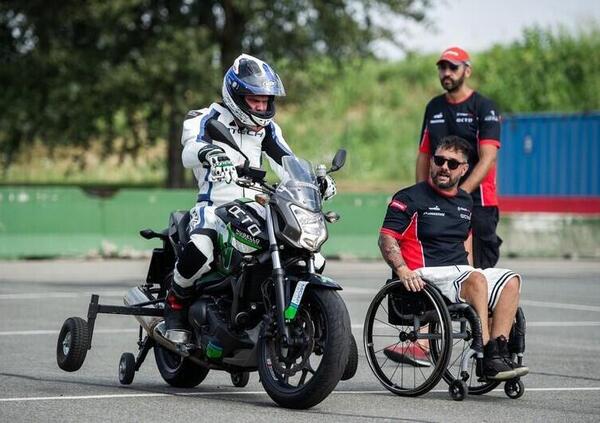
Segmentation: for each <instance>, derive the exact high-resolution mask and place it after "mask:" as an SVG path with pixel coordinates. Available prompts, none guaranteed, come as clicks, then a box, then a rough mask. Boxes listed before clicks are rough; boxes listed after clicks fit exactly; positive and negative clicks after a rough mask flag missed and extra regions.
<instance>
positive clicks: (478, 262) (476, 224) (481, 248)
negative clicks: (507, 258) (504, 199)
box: [471, 206, 502, 269]
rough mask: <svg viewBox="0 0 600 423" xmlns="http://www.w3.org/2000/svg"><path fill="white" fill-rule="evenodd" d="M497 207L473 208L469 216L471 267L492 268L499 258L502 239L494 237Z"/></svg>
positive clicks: (496, 223)
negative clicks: (471, 250)
mask: <svg viewBox="0 0 600 423" xmlns="http://www.w3.org/2000/svg"><path fill="white" fill-rule="evenodd" d="M498 219H499V213H498V207H495V206H492V207H481V206H474V207H473V213H472V214H471V227H472V228H473V266H474V267H479V268H482V269H486V268H488V267H494V266H495V265H496V263H498V259H499V258H500V244H502V239H501V238H500V237H499V236H498V235H496V227H497V226H498Z"/></svg>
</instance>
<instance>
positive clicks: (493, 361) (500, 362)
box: [478, 336, 517, 380]
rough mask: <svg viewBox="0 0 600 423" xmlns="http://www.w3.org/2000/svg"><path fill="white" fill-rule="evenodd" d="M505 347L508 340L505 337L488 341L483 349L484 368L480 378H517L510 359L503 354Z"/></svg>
mask: <svg viewBox="0 0 600 423" xmlns="http://www.w3.org/2000/svg"><path fill="white" fill-rule="evenodd" d="M505 346H506V338H504V337H503V336H500V337H498V338H496V339H490V340H489V341H488V343H487V344H486V345H485V347H483V366H482V369H481V374H478V376H482V377H484V378H486V379H489V380H510V379H514V378H516V377H517V372H516V371H515V369H514V368H513V363H512V361H511V360H510V358H508V357H506V356H503V355H502V354H501V351H504V347H505ZM478 370H479V369H478Z"/></svg>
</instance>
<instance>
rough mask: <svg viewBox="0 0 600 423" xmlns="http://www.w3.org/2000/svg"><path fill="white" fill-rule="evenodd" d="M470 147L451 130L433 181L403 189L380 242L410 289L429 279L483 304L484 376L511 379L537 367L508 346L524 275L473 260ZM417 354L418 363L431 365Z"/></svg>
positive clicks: (433, 167)
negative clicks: (467, 180)
mask: <svg viewBox="0 0 600 423" xmlns="http://www.w3.org/2000/svg"><path fill="white" fill-rule="evenodd" d="M470 153H471V151H470V146H469V144H468V143H467V142H466V141H465V140H464V139H462V138H460V137H457V136H447V137H444V138H443V139H442V140H441V141H440V143H439V145H438V147H437V149H436V150H435V154H434V155H433V156H432V157H431V163H430V178H429V180H428V181H423V182H420V183H417V184H416V185H413V186H411V187H408V188H405V189H403V190H401V191H399V192H397V193H396V194H395V195H394V197H393V199H392V201H391V202H390V204H389V205H388V209H387V214H386V216H385V219H384V222H383V227H382V228H381V231H380V237H379V248H380V250H381V254H382V256H383V258H384V259H385V261H386V262H387V263H388V265H389V266H390V267H391V268H392V271H393V274H394V278H397V279H399V280H400V281H402V283H403V285H404V287H405V289H406V290H408V291H410V292H418V291H420V290H422V289H423V287H424V286H425V281H427V283H430V284H434V285H435V286H437V288H438V289H439V290H440V291H441V293H442V294H443V295H444V296H445V297H446V298H447V299H449V300H450V301H451V302H452V303H468V304H470V305H471V307H473V308H474V309H475V311H476V312H477V314H478V315H479V318H480V320H481V329H482V335H483V336H482V337H483V344H484V351H483V353H484V358H483V368H482V369H481V372H482V374H478V376H480V377H481V376H482V377H485V378H487V379H490V380H509V379H513V378H515V377H519V376H524V375H526V374H527V373H528V372H529V369H528V368H527V367H524V366H521V365H519V364H517V363H515V362H514V361H512V358H511V354H510V352H509V348H508V337H509V334H510V330H511V327H512V323H513V321H514V319H515V313H516V310H517V307H518V305H519V293H520V289H521V277H520V276H519V275H517V274H516V273H514V272H513V271H511V270H508V269H498V268H489V269H484V270H482V269H475V268H473V267H472V266H471V264H472V254H471V236H470V232H471V231H470V227H471V223H470V221H471V209H472V205H473V203H472V199H471V196H470V194H469V193H468V192H466V191H464V190H463V189H461V188H460V187H459V182H460V180H461V178H462V177H463V176H464V175H465V173H466V172H467V171H468V168H469V165H468V163H467V161H468V160H467V159H468V157H469V154H470ZM488 312H491V322H490V319H489V318H488ZM490 326H491V327H490ZM416 350H420V349H418V348H417V349H416ZM421 351H422V350H421ZM385 352H386V355H387V356H388V357H389V358H391V359H392V360H396V361H402V360H403V357H402V354H401V353H400V354H399V353H395V352H394V351H393V348H391V349H390V351H385ZM422 354H425V353H422ZM412 356H413V362H412V363H410V364H413V365H416V366H418V365H421V366H426V365H428V364H427V362H426V361H420V360H418V359H416V360H415V359H414V358H415V355H414V354H412ZM403 362H405V363H407V362H409V361H403Z"/></svg>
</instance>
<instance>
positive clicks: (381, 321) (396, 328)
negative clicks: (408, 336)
mask: <svg viewBox="0 0 600 423" xmlns="http://www.w3.org/2000/svg"><path fill="white" fill-rule="evenodd" d="M375 320H377V321H378V322H379V323H383V324H384V325H386V326H389V327H391V328H392V329H394V330H396V331H398V332H400V329H398V327H397V326H394V325H391V324H389V323H388V322H384V321H383V320H381V319H378V318H377V317H376V318H375Z"/></svg>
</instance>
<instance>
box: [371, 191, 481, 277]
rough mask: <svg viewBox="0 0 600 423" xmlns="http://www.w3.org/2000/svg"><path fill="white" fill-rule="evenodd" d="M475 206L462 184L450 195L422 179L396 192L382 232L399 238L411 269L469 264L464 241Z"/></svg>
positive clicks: (405, 258)
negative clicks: (454, 193)
mask: <svg viewBox="0 0 600 423" xmlns="http://www.w3.org/2000/svg"><path fill="white" fill-rule="evenodd" d="M472 207H473V200H472V198H471V196H470V195H469V194H468V193H467V192H466V191H464V190H462V189H460V188H459V189H458V193H457V194H456V195H453V196H448V195H447V194H446V193H444V192H442V191H439V190H437V189H436V188H435V187H433V186H432V185H430V182H419V183H418V184H416V185H413V186H411V187H408V188H405V189H403V190H401V191H398V192H397V193H396V194H395V195H394V197H393V198H392V201H391V202H390V204H389V205H388V209H387V213H386V215H385V219H384V221H383V226H382V228H381V230H380V233H382V234H386V235H390V236H392V237H394V238H395V239H396V240H397V241H398V243H399V244H400V249H401V252H402V258H403V259H404V262H405V263H406V265H407V266H408V268H409V269H411V270H412V269H418V268H421V267H426V266H427V267H430V266H452V265H458V264H469V263H468V261H467V252H466V250H465V247H464V242H465V240H466V239H467V238H468V236H469V231H470V228H471V209H472Z"/></svg>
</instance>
